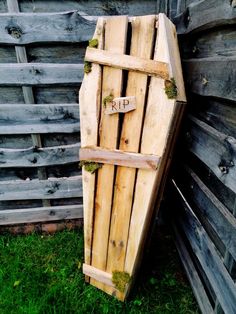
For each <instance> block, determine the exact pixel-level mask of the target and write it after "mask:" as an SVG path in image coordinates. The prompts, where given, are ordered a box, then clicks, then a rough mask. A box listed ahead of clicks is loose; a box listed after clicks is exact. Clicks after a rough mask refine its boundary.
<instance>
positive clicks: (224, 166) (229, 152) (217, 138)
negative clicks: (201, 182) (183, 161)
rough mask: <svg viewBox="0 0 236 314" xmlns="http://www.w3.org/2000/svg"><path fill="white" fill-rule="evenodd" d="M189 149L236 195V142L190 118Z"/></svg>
mask: <svg viewBox="0 0 236 314" xmlns="http://www.w3.org/2000/svg"><path fill="white" fill-rule="evenodd" d="M189 119H190V121H191V129H190V131H189V143H188V145H189V149H190V151H191V152H192V153H194V154H195V155H196V156H197V157H198V158H199V159H200V160H201V161H202V162H204V163H205V164H206V165H207V166H208V167H209V168H210V169H211V170H212V172H213V173H214V174H215V175H216V176H217V177H218V178H219V180H221V181H222V182H223V183H224V185H225V186H227V187H228V188H230V189H231V190H232V191H234V193H236V167H235V165H236V140H235V139H234V138H233V137H230V136H227V135H225V134H223V133H221V132H219V131H217V130H215V129H214V128H212V127H211V126H209V125H207V124H206V123H204V122H202V121H200V120H199V119H196V118H194V117H193V116H190V117H189Z"/></svg>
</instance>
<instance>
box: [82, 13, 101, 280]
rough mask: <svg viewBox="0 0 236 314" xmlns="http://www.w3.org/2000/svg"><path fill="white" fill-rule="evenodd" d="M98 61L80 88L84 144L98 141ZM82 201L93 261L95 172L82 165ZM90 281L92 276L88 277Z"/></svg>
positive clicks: (88, 252)
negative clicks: (92, 172) (85, 168)
mask: <svg viewBox="0 0 236 314" xmlns="http://www.w3.org/2000/svg"><path fill="white" fill-rule="evenodd" d="M104 23H105V21H104V19H103V18H99V19H98V22H97V26H96V30H95V33H94V36H93V38H96V39H97V40H98V48H103V46H104ZM101 71H102V69H101V67H100V66H99V65H97V64H93V66H92V71H91V72H90V73H89V75H85V77H84V79H83V83H82V85H81V88H80V92H79V102H80V117H81V119H80V121H81V144H82V146H85V145H97V144H98V123H99V116H100V103H101V75H102V73H101ZM82 173H83V177H82V178H83V204H84V252H85V253H84V259H85V263H86V264H87V265H90V264H91V255H92V254H91V248H92V238H93V220H94V197H95V182H96V175H95V174H91V173H90V172H88V171H85V170H84V169H82ZM86 280H87V281H89V278H88V277H87V278H86Z"/></svg>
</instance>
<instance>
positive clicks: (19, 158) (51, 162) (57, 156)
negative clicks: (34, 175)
mask: <svg viewBox="0 0 236 314" xmlns="http://www.w3.org/2000/svg"><path fill="white" fill-rule="evenodd" d="M79 149H80V143H77V144H72V145H61V146H54V147H45V148H40V147H29V148H25V149H12V148H0V168H16V167H18V168H22V167H44V166H55V165H66V164H69V163H72V162H79Z"/></svg>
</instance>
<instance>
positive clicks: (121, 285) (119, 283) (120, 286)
mask: <svg viewBox="0 0 236 314" xmlns="http://www.w3.org/2000/svg"><path fill="white" fill-rule="evenodd" d="M130 280H131V277H130V275H129V274H128V273H126V272H124V271H117V270H116V271H113V272H112V282H113V284H114V285H115V288H116V289H117V290H119V291H120V292H124V291H125V288H126V285H127V284H128V283H129V282H130Z"/></svg>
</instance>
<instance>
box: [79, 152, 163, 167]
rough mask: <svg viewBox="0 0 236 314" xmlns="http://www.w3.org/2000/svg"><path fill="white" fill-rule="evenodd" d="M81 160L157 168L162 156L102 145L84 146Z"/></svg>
mask: <svg viewBox="0 0 236 314" xmlns="http://www.w3.org/2000/svg"><path fill="white" fill-rule="evenodd" d="M80 160H89V161H96V162H101V163H104V164H110V165H117V166H124V167H131V168H144V169H152V170H156V169H157V167H158V164H159V161H160V157H158V156H154V155H145V154H139V153H130V152H124V151H122V150H118V149H113V150H109V149H104V148H101V147H96V146H94V147H92V146H90V147H82V148H81V149H80Z"/></svg>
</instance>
